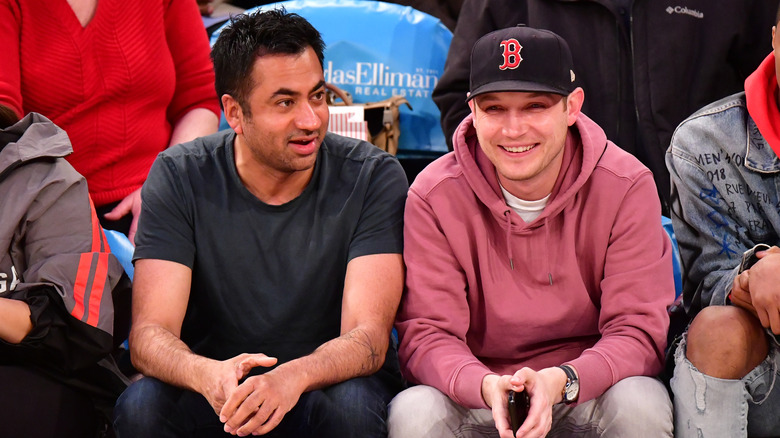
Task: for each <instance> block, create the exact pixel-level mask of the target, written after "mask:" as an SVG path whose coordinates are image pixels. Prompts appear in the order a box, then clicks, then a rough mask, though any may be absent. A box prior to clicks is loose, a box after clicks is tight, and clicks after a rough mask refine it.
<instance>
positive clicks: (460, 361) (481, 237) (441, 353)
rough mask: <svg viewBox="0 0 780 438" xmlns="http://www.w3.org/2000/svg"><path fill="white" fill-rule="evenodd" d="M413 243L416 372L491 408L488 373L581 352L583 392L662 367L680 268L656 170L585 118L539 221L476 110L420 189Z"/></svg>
mask: <svg viewBox="0 0 780 438" xmlns="http://www.w3.org/2000/svg"><path fill="white" fill-rule="evenodd" d="M404 246H405V249H404V259H405V262H406V266H407V276H406V291H405V295H404V298H403V300H402V302H401V307H400V309H399V313H398V318H397V321H396V327H397V328H398V332H399V336H400V339H401V345H400V359H401V366H402V370H403V372H404V375H405V377H406V378H407V379H409V380H410V381H412V382H414V383H423V384H426V385H430V386H433V387H435V388H438V389H439V390H441V391H442V392H444V393H445V394H447V395H448V396H450V397H451V398H452V399H453V400H455V401H456V402H457V403H459V404H461V405H463V406H466V407H468V408H487V405H486V404H485V402H484V400H483V399H482V395H481V382H482V378H483V377H484V376H485V375H487V374H489V373H497V374H513V373H514V372H515V371H517V370H519V369H520V368H522V367H524V366H527V367H530V368H532V369H535V370H539V369H542V368H546V367H550V366H555V365H561V364H563V363H569V364H572V365H573V366H574V367H575V368H576V369H577V371H578V373H579V378H580V395H579V402H584V401H587V400H590V399H593V398H595V397H598V396H599V395H601V394H602V393H604V391H605V390H607V388H609V387H610V386H611V385H613V384H614V383H615V382H617V381H619V380H620V379H623V378H625V377H629V376H637V375H647V376H654V375H656V374H658V373H659V372H660V371H661V365H662V362H663V357H664V348H665V346H666V333H667V329H668V326H669V318H668V315H667V312H666V306H667V305H668V304H671V303H672V301H673V300H674V279H673V276H672V251H671V244H670V241H669V239H668V238H667V236H666V235H665V234H664V231H663V229H662V226H661V208H660V202H659V200H658V195H657V192H656V188H655V184H654V182H653V176H652V174H651V173H650V171H649V170H648V169H647V168H645V167H644V166H643V165H642V164H640V163H639V161H638V160H637V159H636V158H634V157H633V156H631V155H630V154H628V153H627V152H625V151H623V150H621V149H620V148H618V147H617V146H615V145H614V144H613V143H612V142H609V141H608V140H607V139H606V136H605V134H604V131H603V130H602V129H601V128H600V127H598V125H596V124H595V123H594V122H593V121H591V120H590V119H589V118H588V117H586V116H584V115H581V116H580V117H579V119H578V121H577V123H576V124H575V126H574V127H572V128H571V129H570V130H569V135H568V137H567V142H566V147H565V149H564V160H563V165H562V169H561V173H560V175H559V177H558V180H557V182H556V184H555V187H554V189H553V194H552V196H551V197H550V201H549V203H548V205H547V207H546V208H545V209H544V211H543V212H542V214H541V216H539V217H538V218H537V219H536V220H534V221H533V222H530V223H525V222H524V221H523V220H522V219H521V218H520V216H519V215H517V213H515V212H514V211H513V210H511V209H510V208H509V207H507V205H506V202H505V201H504V198H503V196H502V195H501V190H500V188H499V185H498V181H497V178H496V175H495V167H494V166H493V165H492V163H491V162H490V161H489V160H488V159H487V157H486V156H485V155H484V153H483V152H482V150H481V149H480V147H479V145H478V144H477V138H476V134H475V132H474V128H473V126H472V122H471V116H469V117H467V118H466V119H465V120H464V121H463V123H461V125H460V126H459V128H458V130H457V132H456V133H455V137H454V152H451V153H449V154H447V155H445V156H443V157H441V158H440V159H438V160H436V161H435V162H434V163H432V164H431V165H429V166H428V167H427V168H426V169H425V170H424V171H423V172H422V173H420V175H418V176H417V178H416V180H415V181H414V184H412V187H411V188H410V190H409V197H408V199H407V203H406V213H405V229H404ZM513 266H514V268H513Z"/></svg>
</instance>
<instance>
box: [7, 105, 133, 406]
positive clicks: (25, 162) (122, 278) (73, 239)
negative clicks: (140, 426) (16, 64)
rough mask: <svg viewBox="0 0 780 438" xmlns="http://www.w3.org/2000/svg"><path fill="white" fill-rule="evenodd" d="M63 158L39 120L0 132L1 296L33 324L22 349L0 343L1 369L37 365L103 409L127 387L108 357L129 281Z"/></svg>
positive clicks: (54, 132) (54, 134) (59, 141)
mask: <svg viewBox="0 0 780 438" xmlns="http://www.w3.org/2000/svg"><path fill="white" fill-rule="evenodd" d="M71 152H72V148H71V145H70V142H69V140H68V136H67V134H65V132H64V131H63V130H62V129H60V128H58V127H57V126H55V125H54V124H53V123H52V122H51V121H49V120H48V119H46V118H45V117H43V116H42V115H40V114H36V113H31V114H29V115H27V116H26V117H24V118H23V119H22V120H20V121H19V122H18V123H16V124H15V125H13V126H11V127H9V128H7V129H3V130H0V212H1V214H2V220H0V298H7V299H13V300H21V301H24V302H26V303H27V304H28V305H29V307H30V311H31V319H32V322H33V329H32V331H31V332H30V333H29V334H28V335H27V337H25V338H24V339H23V340H22V342H21V343H19V344H11V343H8V342H5V341H3V340H1V339H0V364H2V365H11V366H24V367H29V368H33V369H36V370H38V371H40V372H41V373H44V374H46V375H48V376H50V377H52V378H54V379H56V380H58V381H61V382H63V383H66V384H68V385H69V386H72V387H74V388H76V389H79V390H82V391H84V392H85V393H86V394H88V395H89V396H91V397H92V398H93V400H94V401H95V405H96V407H98V409H101V410H102V411H103V412H110V409H111V408H112V407H113V404H114V401H115V400H116V397H117V396H118V395H119V394H120V393H121V392H122V390H124V388H125V387H126V385H127V379H125V378H124V376H123V375H122V374H121V372H119V370H118V368H117V367H116V364H115V362H114V360H113V358H112V356H111V353H112V351H114V349H115V348H116V346H117V345H118V343H119V342H122V340H124V339H125V338H126V336H127V330H128V326H129V308H128V306H129V280H128V278H127V276H126V275H124V271H123V269H122V266H121V265H120V263H119V261H118V260H117V259H116V258H115V257H114V256H113V255H112V254H111V253H110V250H109V247H108V244H107V243H106V240H105V237H104V235H103V232H102V229H101V228H100V225H99V223H98V221H97V217H96V215H95V211H94V208H93V206H92V202H91V201H90V199H89V195H88V192H87V183H86V180H85V179H84V177H82V176H81V175H80V174H78V173H77V172H76V171H75V170H74V169H73V167H71V166H70V164H68V162H67V161H65V159H64V158H62V157H64V156H65V155H67V154H69V153H71ZM121 300H124V301H125V302H123V304H122V306H121V308H122V309H123V311H122V312H119V311H117V310H116V309H115V302H119V301H121ZM117 307H120V306H119V305H118V304H117Z"/></svg>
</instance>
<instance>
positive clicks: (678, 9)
mask: <svg viewBox="0 0 780 438" xmlns="http://www.w3.org/2000/svg"><path fill="white" fill-rule="evenodd" d="M666 13H667V14H669V15H671V14H685V15H690V16H691V17H696V18H704V13H703V12H700V11H697V10H696V9H688V8H686V7H685V6H674V7H672V6H669V7H667V8H666Z"/></svg>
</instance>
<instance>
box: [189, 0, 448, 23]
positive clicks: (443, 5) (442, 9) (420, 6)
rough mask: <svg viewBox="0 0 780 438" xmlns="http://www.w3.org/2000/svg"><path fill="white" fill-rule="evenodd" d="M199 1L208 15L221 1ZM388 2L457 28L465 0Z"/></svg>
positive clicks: (250, 3)
mask: <svg viewBox="0 0 780 438" xmlns="http://www.w3.org/2000/svg"><path fill="white" fill-rule="evenodd" d="M197 2H198V6H199V7H200V13H201V14H203V15H206V16H208V15H211V14H212V13H213V12H214V6H215V5H216V4H218V3H219V0H216V1H215V0H197ZM228 3H230V4H231V5H234V6H238V7H240V8H244V9H249V8H253V7H255V6H260V5H267V4H269V3H275V2H271V1H264V0H232V1H230V2H228ZM388 3H396V4H399V5H404V6H411V7H413V8H414V9H417V10H418V11H420V12H425V13H426V14H428V15H433V16H434V17H436V18H438V19H439V20H441V22H442V23H443V24H444V25H445V26H447V28H448V29H450V30H453V29H455V22H456V21H457V20H458V14H459V13H460V7H461V5H462V4H463V0H388Z"/></svg>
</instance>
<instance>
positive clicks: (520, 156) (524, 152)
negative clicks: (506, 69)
mask: <svg viewBox="0 0 780 438" xmlns="http://www.w3.org/2000/svg"><path fill="white" fill-rule="evenodd" d="M583 97H584V93H583V91H582V89H581V88H577V89H575V90H574V91H573V92H572V93H571V94H570V95H569V96H561V95H558V94H552V93H526V92H497V93H486V94H481V95H479V96H476V97H475V98H474V99H472V100H470V101H469V106H470V107H471V111H472V113H473V115H474V128H475V129H476V131H477V139H478V140H479V144H480V147H481V148H482V151H483V152H484V153H485V155H487V157H488V159H490V161H491V162H492V163H493V165H494V166H496V173H497V174H498V180H499V181H500V182H501V185H502V186H504V188H505V189H506V190H508V191H509V192H510V193H512V194H513V195H515V196H517V197H519V198H521V199H524V200H527V201H534V200H538V199H541V198H543V197H545V196H547V195H548V194H550V192H551V191H552V188H553V186H554V185H555V180H556V179H557V178H558V173H559V172H560V169H561V162H562V161H563V148H564V145H565V143H566V133H567V131H568V128H569V126H571V125H573V124H574V122H575V121H576V120H577V117H578V116H579V113H580V109H581V108H582V101H583Z"/></svg>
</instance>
